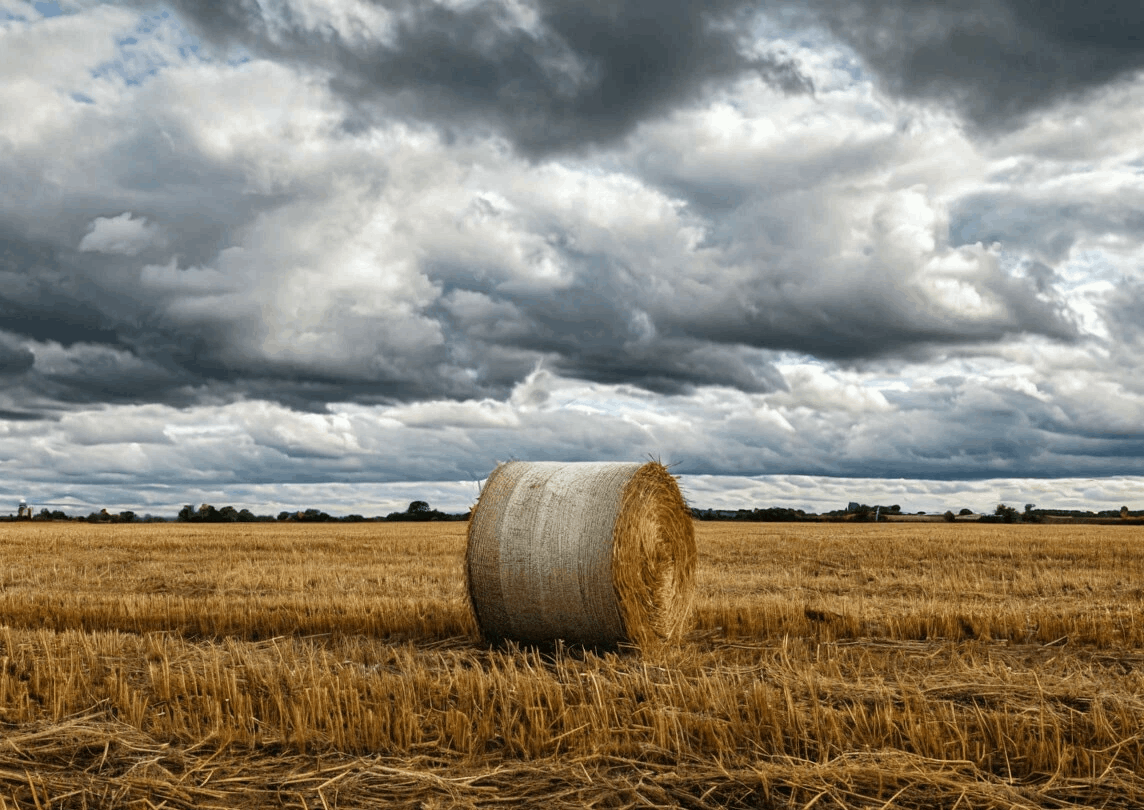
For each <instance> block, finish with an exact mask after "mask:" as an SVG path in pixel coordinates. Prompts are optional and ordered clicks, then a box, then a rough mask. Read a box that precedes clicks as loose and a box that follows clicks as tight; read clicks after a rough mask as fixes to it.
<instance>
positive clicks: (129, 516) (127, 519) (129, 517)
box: [119, 511, 135, 523]
mask: <svg viewBox="0 0 1144 810" xmlns="http://www.w3.org/2000/svg"><path fill="white" fill-rule="evenodd" d="M119 522H120V523H134V522H135V513H134V512H131V511H127V512H120V513H119Z"/></svg>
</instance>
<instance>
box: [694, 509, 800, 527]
mask: <svg viewBox="0 0 1144 810" xmlns="http://www.w3.org/2000/svg"><path fill="white" fill-rule="evenodd" d="M691 516H692V517H693V518H695V519H696V520H738V521H743V522H751V523H794V522H798V521H802V520H816V519H817V518H818V516H817V515H808V514H807V513H806V512H804V511H803V510H802V509H785V508H783V507H781V506H772V507H769V508H767V509H692V510H691Z"/></svg>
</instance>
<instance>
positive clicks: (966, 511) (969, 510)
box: [957, 509, 973, 517]
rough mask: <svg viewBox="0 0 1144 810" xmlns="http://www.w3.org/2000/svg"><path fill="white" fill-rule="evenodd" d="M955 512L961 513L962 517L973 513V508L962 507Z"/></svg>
mask: <svg viewBox="0 0 1144 810" xmlns="http://www.w3.org/2000/svg"><path fill="white" fill-rule="evenodd" d="M957 514H959V515H961V516H963V517H964V516H965V515H972V514H973V510H972V509H962V510H961V511H960V512H958V513H957Z"/></svg>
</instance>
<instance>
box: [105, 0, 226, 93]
mask: <svg viewBox="0 0 1144 810" xmlns="http://www.w3.org/2000/svg"><path fill="white" fill-rule="evenodd" d="M115 45H116V56H115V58H114V59H111V60H108V61H107V62H104V63H103V64H101V65H99V66H98V67H96V68H95V69H94V70H92V71H91V75H92V77H93V78H96V79H118V80H119V81H122V82H123V83H124V84H126V85H129V86H138V85H142V84H144V83H146V82H147V81H148V80H149V79H151V78H153V77H154V76H157V75H158V74H159V73H160V72H161V71H162V70H164V69H165V68H167V67H170V66H171V65H172V64H179V63H187V62H206V61H210V60H209V58H207V57H206V56H205V54H204V53H203V52H202V43H201V42H200V41H199V39H198V38H197V37H196V36H194V35H193V34H191V32H190V31H188V30H187V29H186V28H185V27H184V26H183V24H182V23H181V22H180V21H179V19H178V18H177V17H174V16H173V15H171V13H170V12H167V11H161V12H158V13H156V14H146V15H143V16H142V17H140V18H139V21H138V23H136V25H135V28H134V29H133V30H132V31H131V32H130V33H129V34H127V35H125V36H122V37H120V38H119V39H118V40H117V41H116V43H115Z"/></svg>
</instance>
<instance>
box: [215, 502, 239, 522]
mask: <svg viewBox="0 0 1144 810" xmlns="http://www.w3.org/2000/svg"><path fill="white" fill-rule="evenodd" d="M218 520H219V522H220V523H237V522H238V510H237V509H235V508H234V507H233V506H224V507H223V508H222V509H220V510H218Z"/></svg>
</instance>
